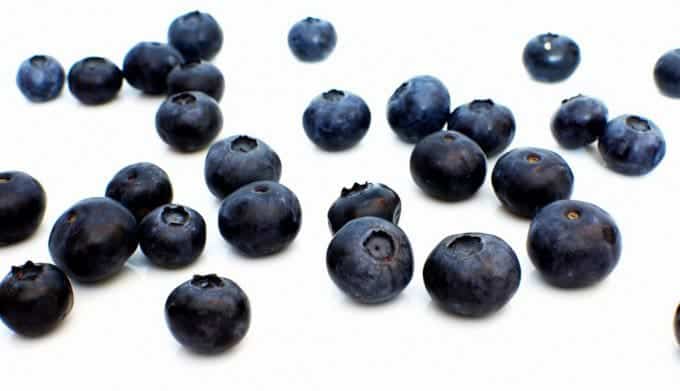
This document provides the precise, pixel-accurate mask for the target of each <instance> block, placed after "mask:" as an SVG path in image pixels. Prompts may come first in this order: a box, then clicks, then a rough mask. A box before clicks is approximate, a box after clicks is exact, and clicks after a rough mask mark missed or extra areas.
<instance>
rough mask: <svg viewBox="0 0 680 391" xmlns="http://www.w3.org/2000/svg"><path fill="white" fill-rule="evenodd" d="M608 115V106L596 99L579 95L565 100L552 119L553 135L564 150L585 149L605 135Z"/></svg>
mask: <svg viewBox="0 0 680 391" xmlns="http://www.w3.org/2000/svg"><path fill="white" fill-rule="evenodd" d="M607 115H608V112H607V106H605V105H604V103H602V102H601V101H599V100H597V99H595V98H590V97H588V96H583V95H577V96H574V97H572V98H569V99H565V100H563V101H562V105H561V106H560V108H559V109H558V110H557V112H556V113H555V115H554V116H553V118H552V123H551V129H552V134H553V136H554V137H555V140H557V142H558V143H559V144H560V145H561V146H562V147H564V148H568V149H574V148H581V147H585V146H586V145H588V144H590V143H592V142H594V141H595V140H597V138H598V137H600V136H601V135H602V133H604V129H605V127H606V126H607Z"/></svg>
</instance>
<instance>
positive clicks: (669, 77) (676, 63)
mask: <svg viewBox="0 0 680 391" xmlns="http://www.w3.org/2000/svg"><path fill="white" fill-rule="evenodd" d="M654 81H655V82H656V86H657V87H658V88H659V90H660V91H661V92H662V93H663V94H664V95H666V96H669V97H672V98H680V49H673V50H671V51H669V52H666V53H664V55H663V56H661V58H660V59H659V61H657V63H656V65H655V66H654Z"/></svg>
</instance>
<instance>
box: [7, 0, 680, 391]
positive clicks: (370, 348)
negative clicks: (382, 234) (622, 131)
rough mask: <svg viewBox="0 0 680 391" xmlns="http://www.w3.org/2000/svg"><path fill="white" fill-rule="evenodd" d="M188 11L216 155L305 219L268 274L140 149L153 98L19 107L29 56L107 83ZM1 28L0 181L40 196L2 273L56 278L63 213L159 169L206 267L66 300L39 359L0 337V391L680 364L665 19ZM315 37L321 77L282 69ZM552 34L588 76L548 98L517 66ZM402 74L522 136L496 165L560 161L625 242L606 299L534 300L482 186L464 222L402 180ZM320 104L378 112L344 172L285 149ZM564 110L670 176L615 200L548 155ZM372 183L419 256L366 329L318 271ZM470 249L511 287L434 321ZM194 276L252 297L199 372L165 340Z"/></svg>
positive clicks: (283, 14)
mask: <svg viewBox="0 0 680 391" xmlns="http://www.w3.org/2000/svg"><path fill="white" fill-rule="evenodd" d="M171 3H174V4H171ZM195 8H198V9H201V10H203V11H208V12H210V13H212V15H213V16H215V18H216V19H217V20H218V21H219V22H220V24H221V25H222V28H223V30H224V38H225V39H224V46H223V48H222V51H221V53H220V54H219V56H218V57H217V59H216V61H215V63H216V64H217V65H218V66H219V67H220V68H221V69H222V71H223V72H224V74H225V77H226V81H227V82H226V93H225V97H224V99H223V100H222V102H221V107H222V110H223V113H224V119H225V121H224V129H223V131H222V133H221V134H220V137H221V138H222V137H227V136H230V135H232V134H236V133H245V134H249V135H251V136H255V137H259V138H262V139H263V140H265V141H266V142H267V143H269V144H270V145H271V146H272V147H273V148H274V149H275V150H276V151H277V152H278V153H279V155H280V156H281V158H282V160H283V177H282V179H281V181H282V183H284V184H285V185H287V186H289V187H290V188H291V189H293V190H294V191H295V192H296V193H297V195H298V196H299V198H300V201H301V203H302V207H303V216H304V218H303V226H302V230H301V232H300V235H299V236H298V238H297V240H296V241H295V242H294V244H293V245H292V246H291V247H290V248H289V249H288V250H287V251H285V252H283V253H281V254H279V255H276V256H274V257H270V258H267V259H261V260H249V259H245V258H243V257H241V256H239V255H238V254H237V253H235V252H234V251H233V250H232V249H231V248H230V247H229V246H228V245H227V244H226V243H225V242H224V241H223V240H222V239H221V237H220V236H219V234H218V230H217V219H216V216H217V208H218V202H217V200H215V199H214V198H213V196H212V195H211V194H210V193H209V191H208V190H207V188H206V186H205V184H204V181H203V159H204V155H205V151H202V152H198V153H194V154H189V155H182V154H178V153H175V152H173V151H171V150H170V149H169V148H168V147H167V146H166V145H165V144H163V143H162V142H161V140H160V139H159V138H158V136H157V135H156V131H155V129H154V115H155V112H156V109H157V107H158V105H159V104H160V103H161V99H160V98H155V97H154V98H150V97H144V96H140V94H139V93H138V92H137V91H135V90H133V89H131V88H130V87H129V86H128V85H125V87H124V88H123V91H122V92H121V94H120V96H119V98H118V99H117V100H115V101H114V102H112V103H110V104H107V105H104V106H101V107H85V106H83V105H81V104H79V103H78V102H77V101H76V100H75V99H74V98H73V97H72V96H71V95H70V94H69V92H68V90H66V89H65V91H64V93H63V95H62V96H61V98H60V99H58V100H56V101H54V102H51V103H48V104H41V105H38V104H30V103H28V102H27V101H26V100H25V99H24V98H23V97H22V96H21V94H20V93H19V91H18V89H17V88H16V87H15V84H14V83H15V81H14V78H15V74H16V70H17V67H18V65H19V63H20V62H21V61H22V60H24V59H25V58H27V57H29V56H30V55H32V54H35V53H46V54H50V55H53V56H55V57H57V58H58V59H59V60H60V61H61V62H62V64H63V65H64V67H65V68H66V69H67V70H68V67H70V65H71V64H72V63H74V62H75V61H77V60H79V59H80V58H83V57H85V56H90V55H98V56H105V57H108V58H110V59H111V60H113V61H114V62H116V63H118V64H119V65H121V63H122V60H123V57H124V55H125V53H126V52H127V50H128V49H129V48H131V47H132V46H133V45H134V44H135V43H137V42H138V41H142V40H160V41H163V40H165V36H166V31H167V27H168V25H169V23H170V22H171V21H172V19H173V18H174V17H176V16H178V15H180V14H182V13H184V12H188V11H191V10H193V9H195ZM2 11H3V18H2V19H3V21H2V23H0V36H2V42H3V43H2V48H3V55H2V61H1V62H0V81H1V83H2V85H3V86H4V87H2V88H1V89H0V107H2V109H1V110H0V111H1V112H2V121H1V122H0V131H1V132H2V139H1V140H2V141H0V143H1V145H2V149H1V150H0V169H2V170H10V169H19V170H24V171H26V172H29V173H30V174H32V175H34V176H35V177H36V178H38V179H39V180H40V181H41V182H42V184H43V185H44V187H45V189H46V191H47V194H48V208H47V214H46V216H45V220H44V222H43V224H42V226H41V228H40V230H39V231H38V233H37V234H36V235H35V236H34V237H33V238H32V239H30V240H29V241H27V242H24V243H22V244H19V245H15V246H11V247H7V248H2V249H0V263H1V265H0V268H1V269H4V270H7V271H8V270H9V267H10V265H13V264H21V263H23V262H24V261H25V260H26V259H33V260H35V261H43V262H45V261H49V260H50V257H49V253H48V249H47V239H48V236H49V232H50V229H51V226H52V223H53V222H54V221H55V220H56V218H57V217H58V216H59V215H60V214H61V213H62V212H63V211H64V210H65V209H67V208H68V207H69V206H70V205H72V204H73V203H75V202H77V201H78V200H80V199H82V198H86V197H90V196H100V195H102V194H103V193H104V189H105V187H106V184H107V182H108V181H109V179H110V178H111V177H112V176H113V175H114V173H115V172H116V171H117V170H118V169H120V168H122V167H123V166H125V165H127V164H130V163H134V162H138V161H151V162H154V163H156V164H158V165H160V166H161V167H163V168H164V169H165V170H166V171H167V172H168V173H169V175H170V178H171V180H172V183H173V186H174V190H175V201H176V202H178V203H183V204H186V205H188V206H191V207H193V208H195V209H197V210H198V211H199V212H200V213H202V214H203V216H204V217H205V219H206V221H207V223H208V228H209V232H208V242H207V246H206V250H205V253H204V254H203V256H202V257H201V258H200V259H199V261H198V262H197V263H196V264H194V265H193V266H191V267H189V268H187V269H184V270H179V271H163V270H158V269H156V268H153V267H151V266H150V265H149V264H148V263H147V262H146V261H145V260H144V257H143V256H142V255H141V253H140V252H138V253H136V254H135V255H134V256H133V257H132V258H131V260H130V261H129V263H128V266H127V267H126V268H125V271H124V272H123V273H122V274H121V275H120V276H119V277H117V278H114V279H113V280H111V281H109V282H107V283H104V284H100V285H97V286H81V285H75V306H74V308H73V311H72V313H71V315H70V316H69V317H68V319H67V321H66V322H64V324H63V326H62V327H60V328H59V329H58V330H56V331H55V332H54V333H52V334H50V335H49V336H47V337H45V338H41V339H37V340H26V339H23V338H20V337H17V336H14V335H12V334H11V333H10V331H9V330H7V329H5V328H4V327H0V376H1V377H2V384H3V385H2V388H3V389H48V387H50V388H49V389H66V388H65V387H69V389H73V390H76V389H78V390H79V389H88V390H91V389H97V390H114V389H123V388H125V389H129V390H137V389H148V390H157V389H189V390H190V389H228V390H272V389H309V390H320V389H323V390H336V389H337V390H350V389H357V390H366V389H376V390H387V389H461V390H462V389H473V390H482V389H525V390H539V389H540V390H544V389H550V390H594V389H598V388H599V389H622V387H630V388H631V389H642V388H649V389H654V390H677V387H678V385H679V384H680V351H679V350H678V347H677V346H676V344H675V342H674V339H673V335H672V329H671V318H672V314H673V312H674V310H675V306H676V305H677V303H678V300H680V259H678V254H677V251H676V249H677V242H678V236H677V221H676V219H677V218H678V208H677V204H678V199H679V198H678V197H679V196H680V194H679V190H680V179H679V176H678V175H677V171H676V170H677V167H678V166H679V163H680V158H679V157H678V156H679V149H678V144H680V138H679V137H678V136H677V130H678V126H679V124H680V109H679V107H680V106H679V105H680V101H677V100H672V99H669V98H665V97H663V96H661V95H660V94H659V93H658V92H657V90H656V87H655V85H654V83H653V79H652V69H653V66H654V63H655V61H656V60H657V58H658V57H659V56H660V55H661V54H662V53H663V52H665V51H666V50H668V49H671V48H674V47H676V46H680V30H678V29H679V28H680V25H678V22H677V21H678V19H677V18H678V15H680V2H678V1H677V0H668V1H646V2H643V3H639V2H635V3H634V4H633V2H604V1H603V2H598V1H592V0H588V1H568V2H557V3H555V2H551V3H549V4H547V3H545V2H541V3H540V4H539V2H509V1H488V0H487V1H446V2H434V1H426V0H419V1H409V2H389V5H388V4H387V3H385V2H382V1H380V2H379V1H366V0H364V1H350V0H345V1H333V2H321V1H311V0H310V1H255V0H252V1H215V2H208V1H192V2H162V3H161V2H151V1H134V2H132V1H129V2H128V1H69V2H52V1H50V2H47V1H44V2H37V1H18V2H9V3H7V4H6V5H5V6H4V7H2ZM308 15H311V16H318V17H321V18H326V19H328V20H330V21H332V23H333V24H334V25H335V28H336V30H337V32H338V46H337V48H336V50H335V52H334V53H333V54H332V56H331V57H330V58H329V59H328V60H327V61H325V62H323V63H319V64H313V65H309V64H303V63H299V62H297V61H296V60H295V59H294V58H293V56H292V55H291V53H290V52H289V49H288V47H287V42H286V36H287V32H288V29H289V28H290V26H291V25H292V24H293V23H294V22H296V21H297V20H299V19H302V18H303V17H306V16H308ZM547 31H552V32H555V33H561V34H566V35H569V36H571V37H572V38H574V39H575V40H576V41H577V42H578V43H579V44H580V46H581V50H582V63H581V66H580V67H579V68H578V70H577V72H576V73H575V74H574V75H573V76H572V77H571V79H569V80H568V81H566V82H564V83H560V84H554V85H549V84H540V83H536V82H533V81H531V80H530V79H529V77H528V76H527V74H526V72H525V70H524V68H523V66H522V62H521V53H522V49H523V47H524V45H525V43H526V42H527V41H528V40H529V39H530V38H531V37H533V36H534V35H536V34H539V33H543V32H547ZM418 74H432V75H434V76H437V77H438V78H440V79H441V80H442V81H443V82H444V83H445V84H446V85H447V86H448V88H449V89H450V92H451V96H452V104H453V106H457V105H459V104H462V103H465V102H467V101H469V100H472V99H474V98H487V97H488V98H493V99H494V100H496V101H497V102H499V103H502V104H505V105H507V106H508V107H510V108H511V109H512V111H513V112H514V114H515V117H516V120H517V135H516V137H515V141H514V143H513V145H512V146H513V147H519V146H538V147H544V148H549V149H554V150H556V151H558V152H559V153H560V154H562V156H563V157H564V158H565V159H566V160H567V161H568V162H569V163H570V165H571V167H572V169H573V171H574V173H575V177H576V187H575V192H574V198H576V199H581V200H587V201H590V202H593V203H595V204H598V205H600V206H601V207H603V208H604V209H606V210H607V211H609V212H610V213H611V214H612V215H613V216H614V217H615V219H616V220H617V222H618V224H619V226H620V229H621V231H622V234H623V243H624V245H623V249H624V250H623V256H622V258H621V261H620V263H619V266H618V268H617V269H616V270H615V271H614V273H613V274H612V275H611V276H610V278H609V279H607V280H606V281H605V282H604V283H602V284H600V285H598V286H596V287H593V288H591V289H584V290H579V291H561V290H557V289H553V288H551V287H549V286H547V285H546V284H545V283H543V282H542V281H541V280H540V279H539V277H538V275H537V273H536V272H535V270H534V268H533V267H532V265H531V262H530V261H529V259H528V258H527V255H526V250H525V240H526V233H527V229H528V221H525V220H521V219H517V218H515V217H513V216H511V215H509V214H508V213H506V212H504V211H503V210H502V209H501V208H500V207H499V203H498V201H497V200H496V198H495V196H494V194H493V191H492V189H491V186H490V181H489V180H488V178H487V181H486V183H485V185H484V186H483V188H482V189H481V190H480V191H479V193H478V194H477V195H476V196H475V197H474V198H472V199H471V200H469V201H466V202H462V203H451V204H447V203H441V202H436V201H432V200H430V199H428V198H427V197H425V195H424V194H422V193H421V191H420V190H419V189H418V188H417V187H416V186H415V184H414V183H413V182H412V180H411V178H410V175H409V170H408V160H409V155H410V152H411V148H412V146H410V145H407V144H404V143H402V142H400V141H399V140H398V139H397V138H396V137H395V136H394V135H393V133H392V131H391V130H390V129H389V127H388V125H387V121H386V118H385V107H386V102H387V99H388V98H389V96H390V95H391V93H392V92H393V91H394V89H395V88H396V87H397V86H399V84H400V83H401V82H402V81H404V80H406V79H407V78H409V77H411V76H414V75H418ZM331 88H340V89H347V90H350V91H352V92H355V93H357V94H359V95H360V96H362V97H363V98H364V99H365V100H366V101H367V103H368V105H369V106H370V108H371V110H372V113H373V121H372V124H371V129H370V131H369V133H368V134H367V136H366V137H365V139H364V140H363V141H362V142H361V143H360V145H358V147H356V148H354V149H352V150H350V151H347V152H344V153H334V154H330V153H324V152H321V151H320V150H318V149H317V148H316V147H315V146H314V145H313V144H311V142H310V141H309V140H307V138H306V136H305V134H304V131H303V129H302V126H301V120H302V113H303V111H304V109H305V107H306V105H307V103H308V102H309V101H310V100H311V99H312V98H313V97H314V96H315V95H317V94H319V93H321V92H323V91H325V90H328V89H331ZM577 93H584V94H588V95H592V96H595V97H598V98H601V99H602V100H603V101H604V102H605V103H606V104H607V105H608V107H609V111H610V114H611V115H612V116H616V115H619V114H623V113H634V114H640V115H644V116H647V117H649V118H651V119H652V120H654V121H655V122H656V123H657V124H658V125H659V126H660V127H661V128H662V130H663V131H664V132H665V136H666V140H667V143H668V153H667V156H666V159H665V161H663V163H662V164H661V165H660V166H659V168H658V169H657V170H656V171H654V172H653V173H652V174H650V175H648V176H646V177H642V178H628V177H624V176H621V175H618V174H615V173H613V172H610V171H608V170H607V169H605V167H604V166H603V165H602V162H601V160H600V158H599V157H598V155H597V153H596V150H595V149H593V148H591V149H589V150H584V151H575V152H570V151H565V150H562V149H560V148H559V147H558V146H557V144H556V143H555V141H554V140H553V138H552V136H551V134H550V131H549V123H550V122H549V121H550V117H551V115H552V113H553V112H554V111H555V110H556V109H557V107H558V106H559V103H560V101H561V99H563V98H566V97H569V96H572V95H575V94H577ZM494 163H495V161H491V162H490V163H489V171H491V169H492V168H493V164H494ZM365 180H369V181H377V182H383V183H386V184H388V185H389V186H391V187H393V188H394V189H396V190H397V192H398V193H399V194H400V195H401V197H402V200H403V216H402V220H401V224H400V225H401V226H402V227H403V228H404V230H405V231H406V233H407V234H408V235H409V236H410V239H411V242H412V245H413V249H414V253H415V257H416V273H415V275H414V279H413V281H412V283H411V284H410V286H409V287H408V288H407V289H406V290H405V291H404V292H403V294H402V295H401V296H400V297H399V298H398V299H397V300H395V301H393V302H391V303H388V304H385V305H381V306H374V307H366V306H360V305H356V304H354V303H352V302H351V301H350V300H349V299H347V298H346V297H345V296H343V295H342V294H341V293H340V292H339V291H338V290H337V289H336V287H335V286H334V285H333V284H332V282H331V280H330V279H329V277H328V276H327V273H326V265H325V251H326V246H327V244H328V242H329V240H330V238H331V236H330V233H329V231H328V229H327V223H326V211H327V208H328V207H329V206H330V204H331V203H332V201H333V200H334V199H335V198H336V197H337V196H338V195H339V193H340V189H341V188H342V187H343V186H349V185H351V184H352V182H354V181H365ZM465 231H482V232H489V233H493V234H496V235H498V236H500V237H502V238H504V239H505V240H506V241H508V242H509V243H510V244H511V245H512V246H513V247H514V249H515V250H516V252H517V254H518V255H519V257H520V261H521V264H522V268H523V276H522V283H521V286H520V289H519V291H518V292H517V294H516V296H515V297H514V299H513V300H512V301H511V302H510V304H509V305H508V306H507V307H505V308H504V309H503V310H502V311H501V312H499V313H498V314H496V315H494V316H492V317H490V318H487V319H482V320H465V319H460V318H457V317H454V316H450V315H447V314H444V313H442V312H441V311H439V310H438V309H436V308H435V307H434V306H433V305H432V304H431V302H430V299H429V297H428V295H427V293H426V291H425V289H424V286H423V282H422V274H421V272H422V265H423V262H424V260H425V258H426V256H427V255H428V253H429V252H430V250H431V249H432V248H433V247H434V246H435V245H436V244H437V243H438V242H439V240H441V239H442V238H443V237H444V236H446V235H450V234H454V233H460V232H465ZM211 272H212V273H218V274H220V275H223V276H226V277H229V278H231V279H233V280H235V281H236V282H237V283H238V284H240V285H241V286H242V288H243V289H244V290H245V291H246V292H247V294H248V295H249V297H250V299H251V304H252V323H251V328H250V332H249V333H248V335H247V337H246V338H245V339H244V340H243V341H242V343H241V344H240V345H239V346H238V347H237V348H235V349H234V350H233V351H231V352H228V353H226V354H223V355H220V356H215V357H201V356H196V355H194V354H191V353H189V352H187V350H185V349H184V348H182V347H180V346H179V345H178V344H177V343H176V341H175V340H174V339H173V338H172V336H171V335H170V333H169V331H168V330H167V328H166V326H165V321H164V317H163V304H164V302H165V298H166V297H167V295H168V294H169V292H170V291H171V290H172V289H173V288H174V287H175V286H177V285H178V284H180V283H181V282H183V281H185V280H187V279H189V278H190V277H191V275H192V274H194V273H211ZM0 274H4V272H2V273H0ZM55 387H56V388H55Z"/></svg>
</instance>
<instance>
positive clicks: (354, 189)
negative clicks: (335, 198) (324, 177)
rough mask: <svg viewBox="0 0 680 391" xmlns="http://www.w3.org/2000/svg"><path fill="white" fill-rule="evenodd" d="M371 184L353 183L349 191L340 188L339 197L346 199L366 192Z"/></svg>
mask: <svg viewBox="0 0 680 391" xmlns="http://www.w3.org/2000/svg"><path fill="white" fill-rule="evenodd" d="M370 185H372V183H370V182H364V183H363V184H361V183H357V182H354V184H353V185H352V187H350V188H349V189H348V188H346V187H343V188H342V191H341V192H340V197H348V196H351V195H355V194H357V193H361V192H362V191H364V190H366V189H367V188H368V187H369V186H370Z"/></svg>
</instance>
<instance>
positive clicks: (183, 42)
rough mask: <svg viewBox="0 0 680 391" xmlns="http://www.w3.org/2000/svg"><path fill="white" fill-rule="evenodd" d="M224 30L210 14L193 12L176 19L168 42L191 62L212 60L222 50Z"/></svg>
mask: <svg viewBox="0 0 680 391" xmlns="http://www.w3.org/2000/svg"><path fill="white" fill-rule="evenodd" d="M223 40H224V38H223V36H222V28H221V27H220V25H219V24H218V23H217V21H216V20H215V18H213V17H212V16H211V15H210V14H207V13H203V12H200V11H193V12H189V13H187V14H184V15H182V16H180V17H178V18H177V19H175V20H174V21H173V22H172V24H170V28H169V29H168V42H170V45H172V46H173V47H174V48H175V49H177V50H179V52H180V53H182V55H183V56H184V58H185V59H187V60H189V61H196V60H199V59H202V60H211V59H212V58H213V57H215V56H216V55H217V53H218V52H219V51H220V49H221V48H222V41H223Z"/></svg>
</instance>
